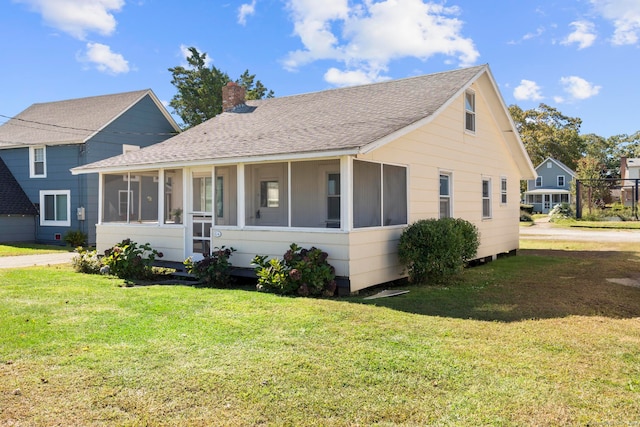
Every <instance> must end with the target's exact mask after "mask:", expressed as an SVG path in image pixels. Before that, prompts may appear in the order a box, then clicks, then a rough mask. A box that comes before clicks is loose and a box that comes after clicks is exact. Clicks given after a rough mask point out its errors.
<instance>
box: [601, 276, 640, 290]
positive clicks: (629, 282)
mask: <svg viewBox="0 0 640 427" xmlns="http://www.w3.org/2000/svg"><path fill="white" fill-rule="evenodd" d="M607 282H611V283H615V284H618V285H623V286H630V287H632V288H640V280H639V279H629V278H623V279H607Z"/></svg>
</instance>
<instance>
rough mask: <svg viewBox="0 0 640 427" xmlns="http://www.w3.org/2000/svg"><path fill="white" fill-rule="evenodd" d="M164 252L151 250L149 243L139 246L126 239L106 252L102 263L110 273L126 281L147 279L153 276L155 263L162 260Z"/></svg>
mask: <svg viewBox="0 0 640 427" xmlns="http://www.w3.org/2000/svg"><path fill="white" fill-rule="evenodd" d="M162 256H163V255H162V252H158V251H156V250H155V249H152V248H151V245H150V244H149V243H145V244H144V245H138V244H137V243H136V242H132V241H131V239H125V240H123V241H122V242H120V243H118V244H117V245H115V246H114V247H112V248H111V249H107V250H106V251H104V258H103V259H102V262H103V264H104V265H106V266H108V267H109V273H110V274H112V275H114V276H118V277H119V278H121V279H125V280H135V279H146V278H149V277H151V276H152V275H153V269H152V266H153V262H154V261H155V259H156V257H158V258H162Z"/></svg>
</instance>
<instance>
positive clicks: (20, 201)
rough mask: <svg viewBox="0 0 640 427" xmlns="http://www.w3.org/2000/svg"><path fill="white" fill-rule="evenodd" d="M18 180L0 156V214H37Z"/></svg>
mask: <svg viewBox="0 0 640 427" xmlns="http://www.w3.org/2000/svg"><path fill="white" fill-rule="evenodd" d="M37 213H38V212H37V211H36V208H35V206H33V203H31V201H30V200H29V198H28V197H27V195H26V194H25V192H24V190H23V189H22V187H20V184H18V181H16V179H15V177H14V176H13V174H12V173H11V171H10V170H9V168H8V167H7V165H6V164H5V162H4V160H2V158H1V157H0V215H37Z"/></svg>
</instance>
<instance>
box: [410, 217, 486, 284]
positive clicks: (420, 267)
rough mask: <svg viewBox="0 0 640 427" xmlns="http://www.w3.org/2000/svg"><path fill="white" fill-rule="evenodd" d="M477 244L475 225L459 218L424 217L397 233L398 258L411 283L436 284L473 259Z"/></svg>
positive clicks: (478, 241)
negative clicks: (398, 241)
mask: <svg viewBox="0 0 640 427" xmlns="http://www.w3.org/2000/svg"><path fill="white" fill-rule="evenodd" d="M479 244H480V240H479V233H478V229H477V228H476V226H475V225H473V224H471V223H470V222H468V221H465V220H463V219H459V218H441V219H424V220H419V221H416V222H414V223H413V224H411V225H409V226H408V227H407V228H406V229H405V230H404V231H403V233H402V235H401V236H400V243H399V245H398V257H399V259H400V262H401V263H402V264H403V265H404V266H405V267H406V268H407V271H408V274H409V280H410V281H411V282H414V283H427V282H433V283H439V282H444V281H446V280H447V279H449V278H450V277H451V276H452V275H454V274H456V273H458V272H460V271H461V270H462V269H463V268H464V266H465V265H466V264H467V263H468V262H469V261H471V260H472V259H474V257H475V255H476V253H477V251H478V246H479Z"/></svg>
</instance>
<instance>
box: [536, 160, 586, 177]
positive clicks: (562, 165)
mask: <svg viewBox="0 0 640 427" xmlns="http://www.w3.org/2000/svg"><path fill="white" fill-rule="evenodd" d="M548 161H552V162H553V163H555V164H556V165H558V167H559V168H560V169H564V171H565V172H567V173H568V174H569V175H571V176H572V177H573V178H575V176H576V173H575V172H574V171H573V169H571V168H570V167H569V166H567V165H565V164H564V163H562V162H561V161H560V160H556V159H554V158H553V157H547V158H546V159H544V161H542V162H541V163H540V164H539V165H538V166H536V173H537V172H538V169H539V168H540V167H542V165H544V164H545V163H547V162H548Z"/></svg>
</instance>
